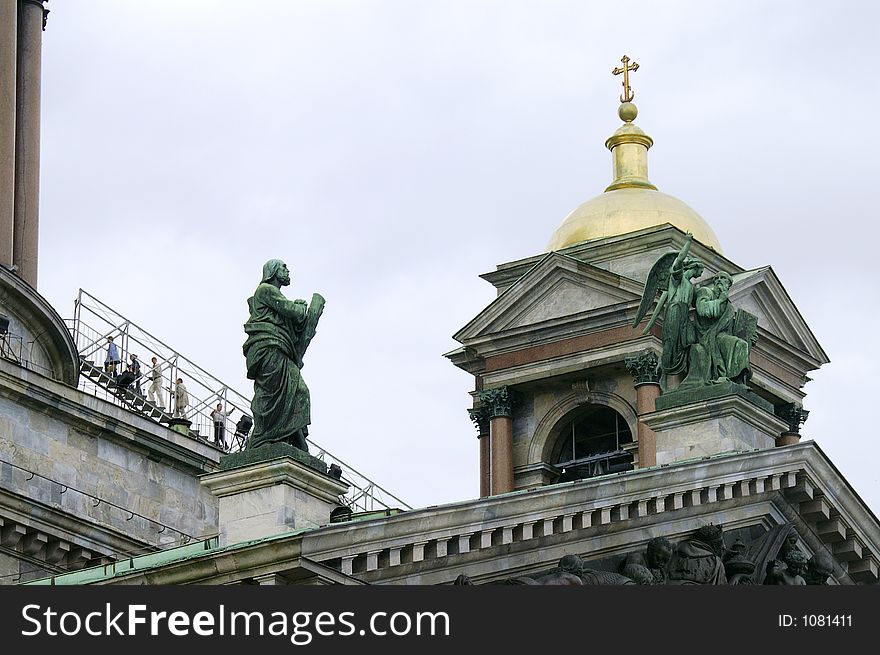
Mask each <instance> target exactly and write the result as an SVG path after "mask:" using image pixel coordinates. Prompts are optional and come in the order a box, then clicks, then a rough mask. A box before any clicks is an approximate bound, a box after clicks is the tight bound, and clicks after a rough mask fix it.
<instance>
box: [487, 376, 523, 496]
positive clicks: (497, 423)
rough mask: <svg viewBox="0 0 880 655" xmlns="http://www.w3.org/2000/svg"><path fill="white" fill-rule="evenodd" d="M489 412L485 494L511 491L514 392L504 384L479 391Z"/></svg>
mask: <svg viewBox="0 0 880 655" xmlns="http://www.w3.org/2000/svg"><path fill="white" fill-rule="evenodd" d="M479 399H480V401H481V402H482V403H483V404H484V406H485V407H486V409H487V412H488V414H489V440H490V441H489V451H490V452H489V461H490V477H489V495H491V496H495V495H497V494H503V493H507V492H508V491H513V407H514V405H515V404H516V400H517V397H516V392H514V391H513V390H512V389H510V388H508V387H501V388H499V389H489V390H486V391H481V392H480V393H479Z"/></svg>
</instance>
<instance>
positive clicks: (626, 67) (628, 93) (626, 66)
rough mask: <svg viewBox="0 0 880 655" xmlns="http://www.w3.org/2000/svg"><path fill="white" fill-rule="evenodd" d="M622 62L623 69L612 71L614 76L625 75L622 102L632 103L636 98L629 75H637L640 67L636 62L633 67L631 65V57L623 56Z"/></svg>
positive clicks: (618, 68)
mask: <svg viewBox="0 0 880 655" xmlns="http://www.w3.org/2000/svg"><path fill="white" fill-rule="evenodd" d="M620 61H621V62H622V63H623V67H622V68H621V67H617V68H615V69H614V70H613V71H611V73H612V74H614V75H620V74H621V73H623V95H622V96H620V101H621V102H632V99H633V98H635V97H636V96H635V94H634V93H633V91H632V89H631V88H630V86H629V73H630V71H632V72H633V73H635V72H636V71H637V70H639V65H638V64H637V63H636V62H633V63H632V65H630V63H629V61H630V60H629V57H627V56H626V55H623V57H621V58H620Z"/></svg>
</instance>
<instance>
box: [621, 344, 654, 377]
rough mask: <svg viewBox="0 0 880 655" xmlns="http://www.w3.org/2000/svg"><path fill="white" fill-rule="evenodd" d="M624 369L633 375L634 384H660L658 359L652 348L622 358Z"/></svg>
mask: <svg viewBox="0 0 880 655" xmlns="http://www.w3.org/2000/svg"><path fill="white" fill-rule="evenodd" d="M623 363H624V365H625V366H626V369H627V370H628V371H629V372H630V375H632V376H633V380H634V381H635V383H636V385H637V386H638V385H640V384H660V369H659V368H658V363H659V360H658V359H657V354H656V353H655V352H654V351H653V350H645V351H643V352H641V353H639V354H638V355H633V356H632V357H627V358H626V359H624V360H623Z"/></svg>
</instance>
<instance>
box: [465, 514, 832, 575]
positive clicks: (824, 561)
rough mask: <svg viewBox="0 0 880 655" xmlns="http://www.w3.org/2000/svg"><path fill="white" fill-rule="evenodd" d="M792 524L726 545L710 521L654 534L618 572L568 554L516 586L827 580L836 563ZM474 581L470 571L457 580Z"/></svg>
mask: <svg viewBox="0 0 880 655" xmlns="http://www.w3.org/2000/svg"><path fill="white" fill-rule="evenodd" d="M797 538H798V535H797V533H796V532H795V530H794V527H793V526H792V525H791V524H790V523H786V524H784V525H780V526H777V527H775V528H773V529H771V530H769V531H768V532H766V533H765V534H763V535H762V536H761V537H759V538H757V539H754V540H752V541H750V542H749V543H743V542H742V541H740V540H736V541H734V543H733V544H732V545H730V546H727V545H726V544H725V540H724V532H723V530H722V528H721V526H718V525H711V524H710V525H706V526H703V527H701V528H699V529H698V530H696V531H695V532H694V533H693V534H692V535H690V536H689V537H688V538H686V539H683V540H682V541H680V542H678V543H677V544H675V545H673V544H672V543H671V542H670V541H669V540H668V539H666V538H665V537H655V538H653V539H651V540H650V541H649V542H648V543H647V545H646V547H645V549H644V550H643V551H642V550H640V551H636V552H632V553H629V554H628V555H626V556H625V557H624V558H623V559H622V561H621V562H620V564H619V570H618V571H608V570H602V569H595V568H590V567H589V566H588V565H587V563H585V562H584V560H583V559H582V558H581V557H580V556H578V555H565V556H564V557H563V558H562V559H561V560H559V564H558V566H557V568H556V569H555V570H552V571H549V572H546V573H543V574H540V575H535V576H514V577H510V578H507V579H505V580H503V581H502V582H501V584H513V585H565V586H580V585H633V584H644V585H756V584H757V585H760V584H765V585H793V586H797V585H827V584H829V579H830V578H831V575H832V573H833V571H834V564H833V561H832V560H831V558H830V557H829V556H828V555H827V554H826V553H817V554H816V555H814V556H813V557H811V558H809V559H808V558H807V557H806V555H805V554H804V553H803V551H801V550H800V548H799V547H798V546H797ZM453 584H455V585H470V584H473V581H472V580H471V579H470V578H469V577H468V576H467V575H460V576H458V578H457V579H456V580H455V582H454V583H453Z"/></svg>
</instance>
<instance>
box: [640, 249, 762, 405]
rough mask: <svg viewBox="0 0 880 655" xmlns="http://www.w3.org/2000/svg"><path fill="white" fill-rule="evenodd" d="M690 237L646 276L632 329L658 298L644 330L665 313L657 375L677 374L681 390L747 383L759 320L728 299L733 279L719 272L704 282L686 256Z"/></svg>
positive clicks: (696, 263)
mask: <svg viewBox="0 0 880 655" xmlns="http://www.w3.org/2000/svg"><path fill="white" fill-rule="evenodd" d="M692 242H693V235H691V234H688V235H687V238H686V239H685V243H684V246H683V247H682V248H681V250H680V251H679V252H677V253H675V252H671V253H667V254H665V255H663V256H662V257H660V259H658V260H657V261H656V262H655V263H654V266H653V267H652V268H651V271H650V273H648V279H647V281H646V282H645V292H644V294H643V295H642V301H641V303H640V304H639V309H638V311H637V313H636V318H635V321H634V323H633V327H636V326H637V325H638V324H639V323H640V322H641V320H642V319H643V318H644V316H645V315H646V314H647V311H648V309H649V308H650V307H651V305H652V304H653V302H654V299H655V297H656V296H657V295H658V294H660V298H659V299H658V300H657V304H656V306H655V308H654V311H653V313H652V315H651V318H650V320H649V321H648V324H647V326H646V327H645V329H644V330H643V334H647V333H648V331H649V330H650V329H651V327H652V326H653V325H654V323H655V322H656V321H657V319H658V317H659V316H660V313H661V311H662V312H663V325H662V329H661V338H662V341H663V352H662V355H661V358H660V362H659V363H658V371H660V372H663V373H666V374H667V375H681V376H683V378H684V379H683V380H682V383H681V385H680V386H679V390H682V391H684V390H687V389H699V388H701V387H705V386H708V385H717V384H726V383H728V382H732V383H734V384H738V385H745V384H746V383H747V382H748V381H749V379H750V378H751V377H752V369H751V365H750V364H749V353H750V351H751V347H752V346H753V345H754V344H755V342H756V341H757V338H758V325H757V318H756V317H755V316H753V315H752V314H749V313H748V312H746V311H744V310H741V309H737V308H736V307H734V306H733V305H732V304H731V303H730V301H729V299H728V295H729V293H730V288H731V286H732V285H733V278H732V277H731V276H730V275H729V274H727V273H725V272H724V271H721V272H719V273H717V274H715V276H714V277H712V279H711V280H710V281H709V282H708V283H705V284H702V285H699V286H697V285H696V284H695V283H694V280H696V279H697V278H699V277H700V276H701V275H702V274H703V268H704V267H703V262H701V261H700V260H699V259H695V258H691V257H688V256H687V254H688V252H689V251H690V247H691V243H692Z"/></svg>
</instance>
